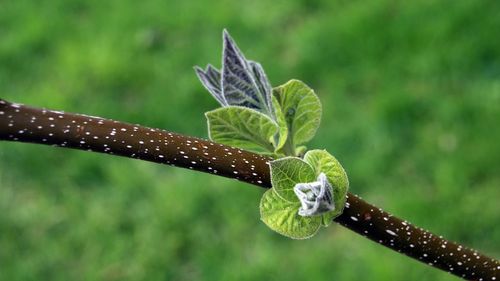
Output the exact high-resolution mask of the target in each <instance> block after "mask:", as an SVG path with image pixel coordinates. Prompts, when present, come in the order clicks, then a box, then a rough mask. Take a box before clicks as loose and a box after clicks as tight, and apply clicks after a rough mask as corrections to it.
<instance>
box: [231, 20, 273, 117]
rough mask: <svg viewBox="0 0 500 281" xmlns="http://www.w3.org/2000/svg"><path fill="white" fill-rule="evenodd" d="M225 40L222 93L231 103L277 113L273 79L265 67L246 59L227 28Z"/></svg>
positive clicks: (267, 112) (270, 114) (267, 113)
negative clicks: (269, 77)
mask: <svg viewBox="0 0 500 281" xmlns="http://www.w3.org/2000/svg"><path fill="white" fill-rule="evenodd" d="M223 43H224V47H223V52H222V94H223V96H224V99H225V100H226V101H227V103H228V104H229V105H236V106H243V107H248V108H252V109H255V110H257V111H260V112H262V113H264V114H266V115H269V116H273V115H272V110H271V89H270V83H269V81H267V77H266V75H265V74H264V71H263V70H262V67H261V66H260V65H259V64H256V63H254V62H249V61H247V60H246V58H245V56H244V55H243V53H242V52H241V51H240V49H239V48H238V46H237V45H236V43H235V42H234V40H233V39H232V38H231V36H230V35H229V33H228V32H227V31H226V30H224V32H223ZM254 70H255V71H254ZM255 74H257V76H258V77H256V76H255ZM257 81H258V82H257Z"/></svg>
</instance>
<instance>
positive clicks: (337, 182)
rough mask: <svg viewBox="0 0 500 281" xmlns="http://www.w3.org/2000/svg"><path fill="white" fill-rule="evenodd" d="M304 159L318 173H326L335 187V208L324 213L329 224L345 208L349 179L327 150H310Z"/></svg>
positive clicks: (326, 223) (326, 222)
mask: <svg viewBox="0 0 500 281" xmlns="http://www.w3.org/2000/svg"><path fill="white" fill-rule="evenodd" d="M304 161H306V162H307V163H309V164H310V165H311V166H312V167H313V169H314V172H315V174H316V175H319V174H320V173H321V172H323V173H325V175H326V177H327V178H328V181H329V182H330V184H331V185H332V188H333V201H334V205H335V210H333V211H331V212H328V213H326V214H323V217H324V220H323V221H324V224H325V226H326V225H328V223H329V222H331V221H332V220H333V219H334V218H335V217H337V216H338V215H340V214H341V213H342V211H343V209H344V205H345V201H346V195H347V190H348V189H349V180H348V178H347V174H346V172H345V171H344V168H343V167H342V165H340V162H339V161H338V160H337V159H336V158H335V157H333V156H332V155H331V154H330V153H328V152H327V151H326V150H319V149H316V150H310V151H308V152H307V153H306V154H305V155H304Z"/></svg>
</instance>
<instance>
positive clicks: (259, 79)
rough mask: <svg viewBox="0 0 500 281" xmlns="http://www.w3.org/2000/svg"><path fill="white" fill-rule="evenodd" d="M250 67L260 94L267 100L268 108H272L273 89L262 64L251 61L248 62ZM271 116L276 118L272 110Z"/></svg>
mask: <svg viewBox="0 0 500 281" xmlns="http://www.w3.org/2000/svg"><path fill="white" fill-rule="evenodd" d="M248 65H249V66H250V69H251V70H252V75H253V77H254V79H255V83H256V84H257V87H258V89H259V91H260V93H262V94H263V95H264V97H265V99H266V102H267V107H268V108H272V101H271V94H272V91H273V88H272V86H271V83H270V82H269V79H268V78H267V75H266V73H265V72H264V68H262V65H261V64H260V63H258V62H255V61H251V60H250V61H248ZM271 114H272V115H273V116H274V112H273V111H272V110H271Z"/></svg>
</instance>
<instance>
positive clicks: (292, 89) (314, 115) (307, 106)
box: [273, 80, 321, 155]
mask: <svg viewBox="0 0 500 281" xmlns="http://www.w3.org/2000/svg"><path fill="white" fill-rule="evenodd" d="M273 95H274V96H275V97H276V99H277V101H278V104H279V105H280V108H281V111H282V112H283V114H284V115H285V120H286V124H287V127H288V134H289V137H288V139H287V141H288V142H289V143H290V147H293V148H294V151H293V153H294V154H293V155H295V147H296V146H297V145H300V144H304V143H306V142H308V141H310V140H311V139H312V138H313V137H314V134H315V133H316V130H317V129H318V127H319V123H320V120H321V102H320V101H319V98H318V97H317V96H316V94H314V91H313V90H312V89H311V88H309V87H308V86H307V85H306V84H304V83H303V82H302V81H299V80H290V81H288V82H287V83H286V84H284V85H282V86H279V87H277V88H275V89H274V90H273Z"/></svg>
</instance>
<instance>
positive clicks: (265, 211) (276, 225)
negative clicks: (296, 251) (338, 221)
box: [260, 188, 321, 239]
mask: <svg viewBox="0 0 500 281" xmlns="http://www.w3.org/2000/svg"><path fill="white" fill-rule="evenodd" d="M299 207H300V203H299V202H298V201H297V200H294V201H292V202H290V201H287V200H283V198H282V197H280V196H279V195H278V192H277V190H276V189H274V188H272V189H270V190H268V191H266V192H265V193H264V195H262V199H261V201H260V216H261V219H262V221H263V222H264V223H265V224H266V225H267V226H269V228H271V229H272V230H274V231H276V232H278V233H280V234H281V235H284V236H287V237H290V238H293V239H306V238H310V237H311V236H313V235H314V234H316V232H317V231H318V229H319V227H320V226H321V217H319V216H314V217H303V216H299V214H298V213H297V210H298V209H299Z"/></svg>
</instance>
